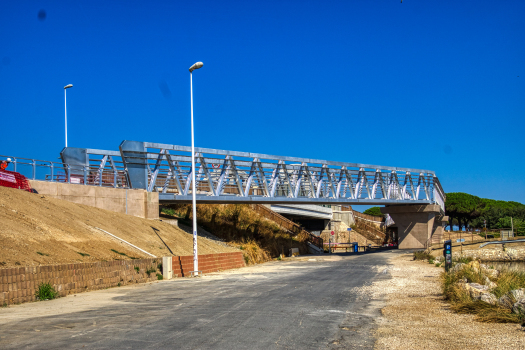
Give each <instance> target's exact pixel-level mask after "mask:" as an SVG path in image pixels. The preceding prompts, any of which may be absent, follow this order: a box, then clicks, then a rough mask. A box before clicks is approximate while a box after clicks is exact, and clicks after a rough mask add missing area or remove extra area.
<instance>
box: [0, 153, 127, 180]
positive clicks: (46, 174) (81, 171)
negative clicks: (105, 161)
mask: <svg viewBox="0 0 525 350" xmlns="http://www.w3.org/2000/svg"><path fill="white" fill-rule="evenodd" d="M7 158H11V163H10V164H9V166H8V169H7V170H12V171H14V172H18V173H20V174H22V175H24V176H25V177H26V178H28V179H30V180H39V181H49V182H63V183H71V184H82V185H91V186H103V187H114V188H129V185H128V181H127V176H126V170H125V169H124V167H123V166H120V167H116V166H115V167H114V168H109V169H108V168H104V167H100V164H90V165H89V166H78V165H70V164H66V163H62V162H51V161H46V160H39V159H31V158H22V157H14V156H5V155H0V160H6V159H7Z"/></svg>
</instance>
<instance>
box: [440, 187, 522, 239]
mask: <svg viewBox="0 0 525 350" xmlns="http://www.w3.org/2000/svg"><path fill="white" fill-rule="evenodd" d="M445 212H446V215H448V216H449V221H448V223H449V226H450V229H451V230H453V227H454V226H458V227H459V229H460V230H462V229H465V230H469V229H475V228H483V227H485V222H486V225H487V229H505V228H510V227H511V218H512V221H513V224H514V228H515V229H518V231H519V232H520V233H521V232H525V205H524V204H521V203H518V202H512V201H509V202H507V201H499V200H494V199H487V198H480V197H477V196H473V195H471V194H468V193H463V192H453V193H447V200H446V202H445Z"/></svg>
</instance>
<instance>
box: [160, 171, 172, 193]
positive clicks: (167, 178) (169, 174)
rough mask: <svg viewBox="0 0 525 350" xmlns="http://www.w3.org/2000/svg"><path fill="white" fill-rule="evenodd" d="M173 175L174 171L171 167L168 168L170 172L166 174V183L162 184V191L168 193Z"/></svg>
mask: <svg viewBox="0 0 525 350" xmlns="http://www.w3.org/2000/svg"><path fill="white" fill-rule="evenodd" d="M172 177H173V171H172V170H171V168H170V169H168V174H167V175H166V179H165V180H164V185H162V190H161V193H166V191H167V190H168V186H169V184H170V180H171V178H172Z"/></svg>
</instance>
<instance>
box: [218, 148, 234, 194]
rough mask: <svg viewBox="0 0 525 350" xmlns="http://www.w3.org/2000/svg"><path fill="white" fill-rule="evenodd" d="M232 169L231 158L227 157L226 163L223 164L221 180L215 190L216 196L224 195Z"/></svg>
mask: <svg viewBox="0 0 525 350" xmlns="http://www.w3.org/2000/svg"><path fill="white" fill-rule="evenodd" d="M230 167H231V163H230V156H226V158H224V162H223V163H222V168H221V175H220V176H219V180H218V181H217V187H216V189H215V195H216V196H220V195H221V194H222V190H223V188H224V184H225V182H226V180H227V179H228V175H229V172H230Z"/></svg>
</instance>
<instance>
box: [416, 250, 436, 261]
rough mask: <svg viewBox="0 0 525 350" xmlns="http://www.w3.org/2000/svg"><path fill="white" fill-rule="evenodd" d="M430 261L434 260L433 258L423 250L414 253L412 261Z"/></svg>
mask: <svg viewBox="0 0 525 350" xmlns="http://www.w3.org/2000/svg"><path fill="white" fill-rule="evenodd" d="M430 259H434V257H433V256H432V255H430V254H429V253H427V252H426V251H424V250H418V251H415V252H414V260H430Z"/></svg>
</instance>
